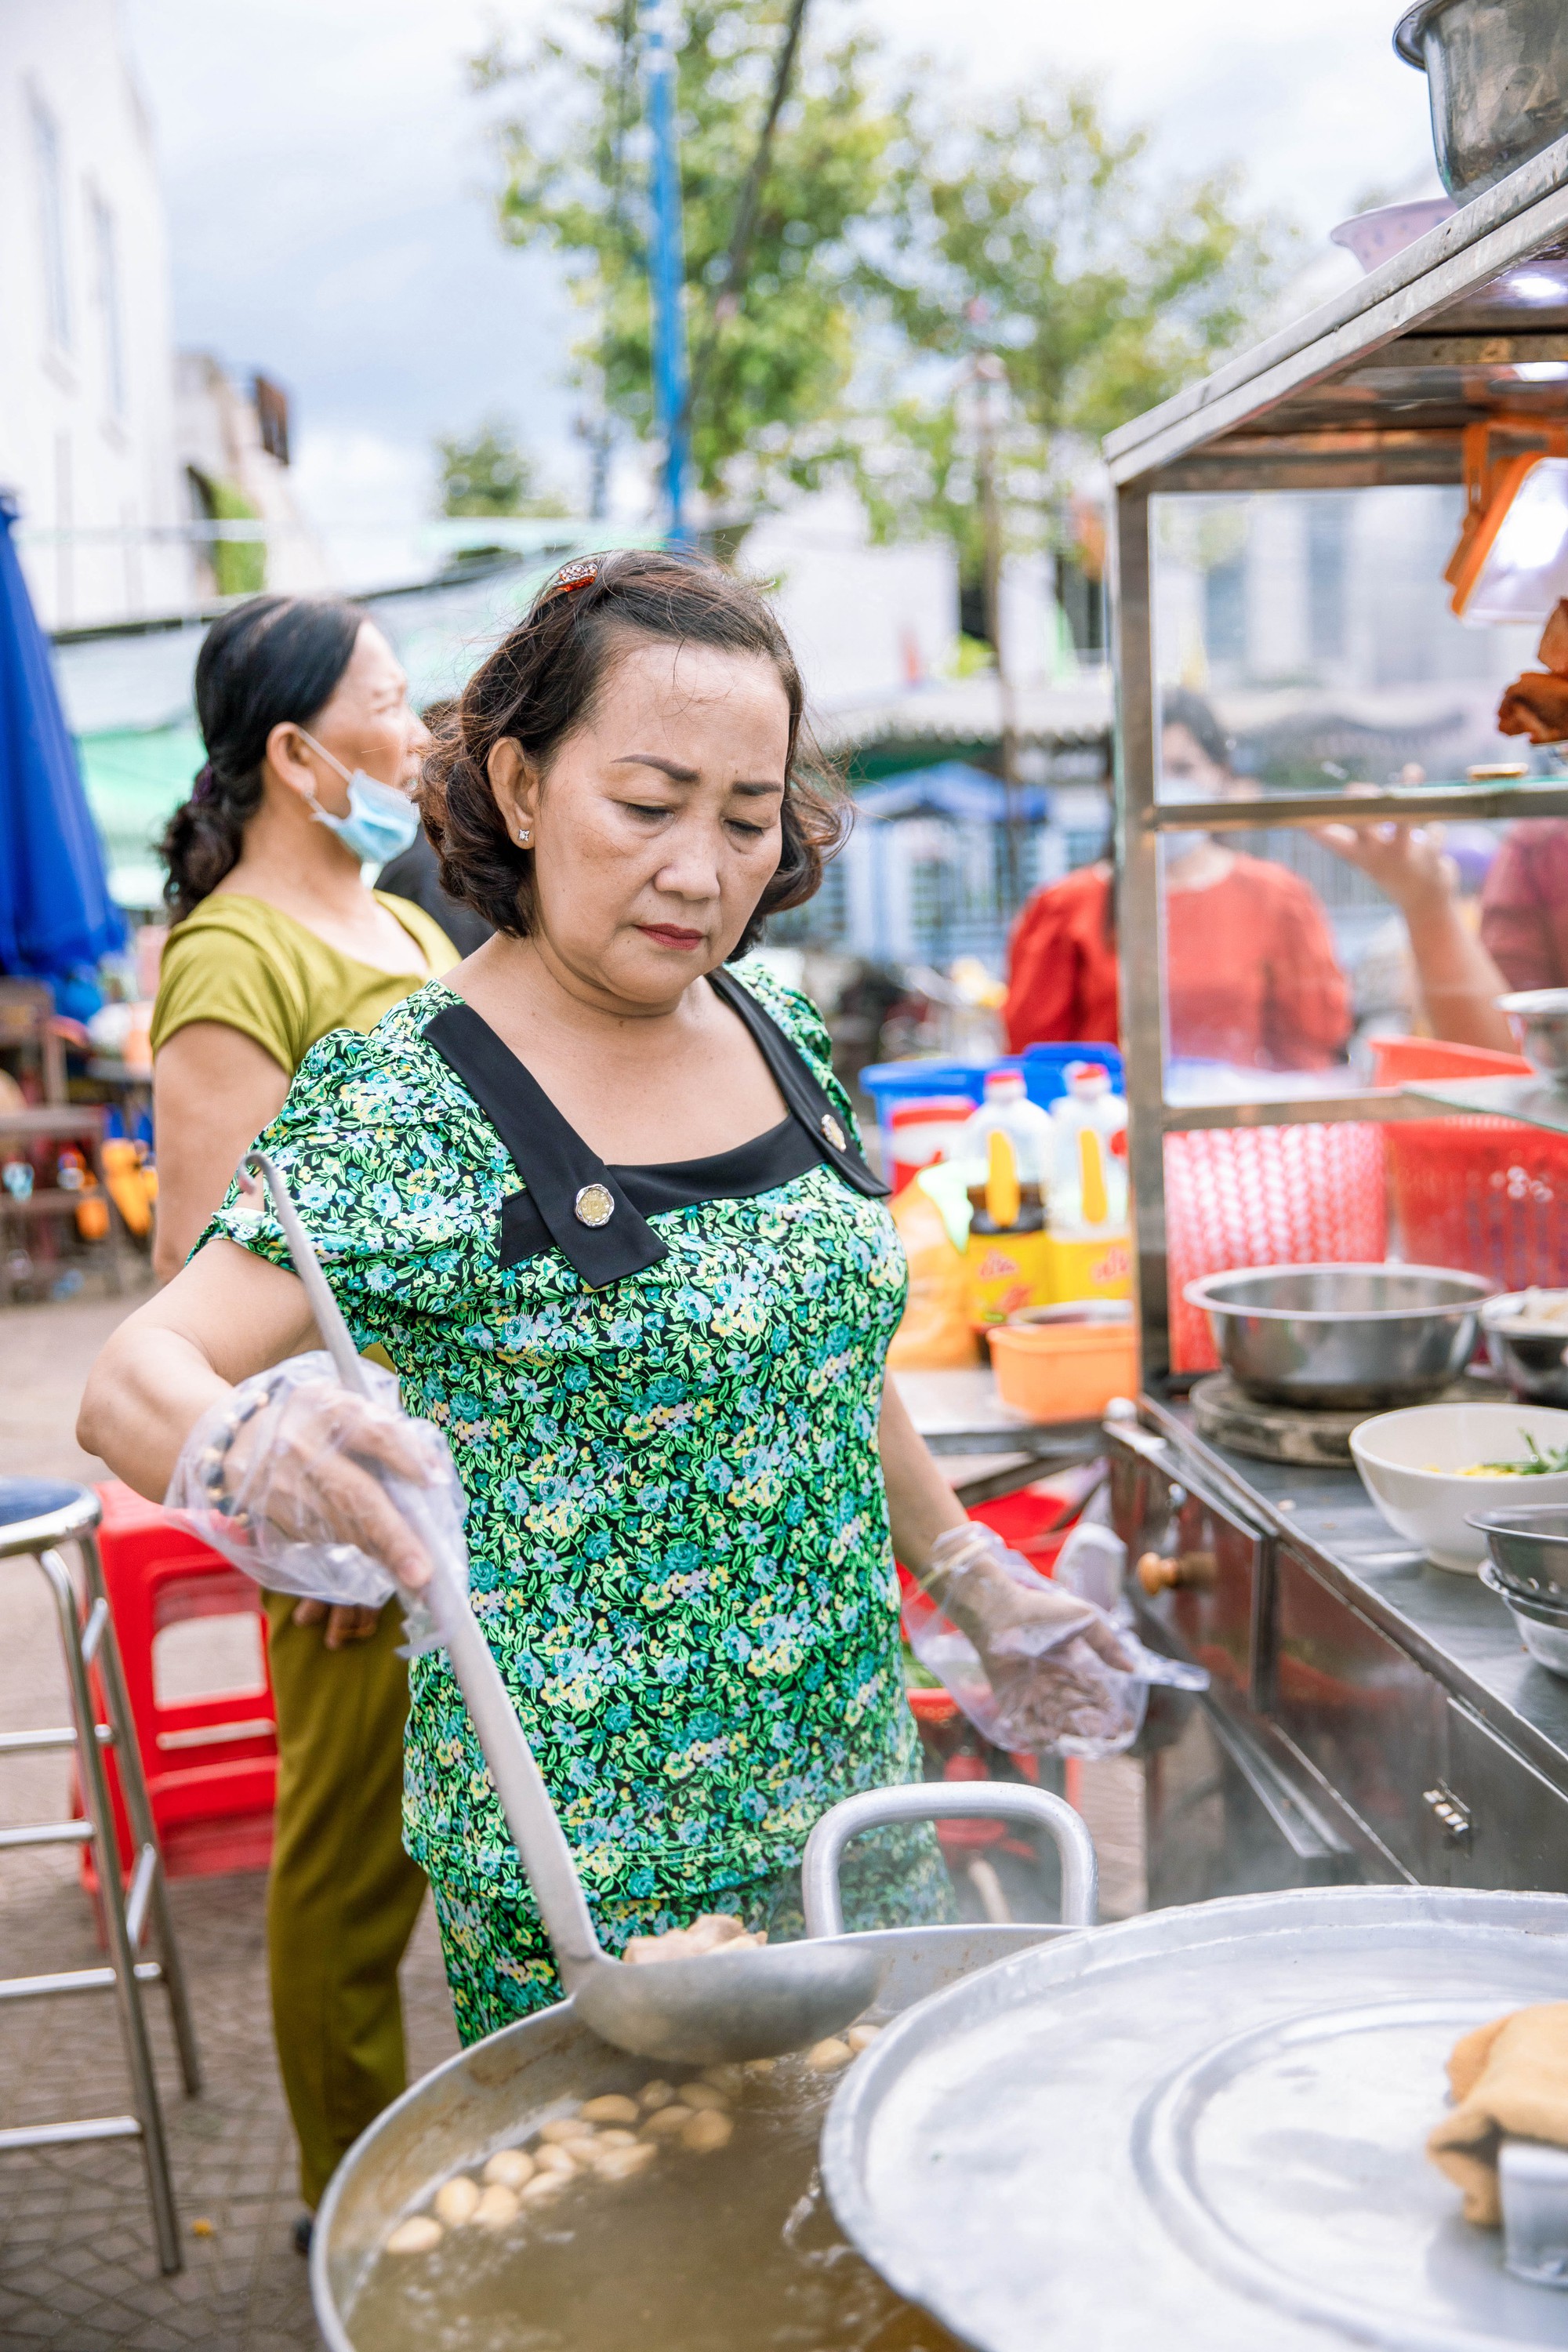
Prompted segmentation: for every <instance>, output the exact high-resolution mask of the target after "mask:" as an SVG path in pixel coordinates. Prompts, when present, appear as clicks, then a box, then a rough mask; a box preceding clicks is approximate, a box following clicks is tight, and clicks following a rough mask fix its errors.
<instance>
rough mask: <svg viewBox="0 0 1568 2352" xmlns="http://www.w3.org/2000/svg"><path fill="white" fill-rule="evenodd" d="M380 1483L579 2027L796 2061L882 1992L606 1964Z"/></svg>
mask: <svg viewBox="0 0 1568 2352" xmlns="http://www.w3.org/2000/svg"><path fill="white" fill-rule="evenodd" d="M251 1170H254V1171H255V1173H256V1174H257V1175H258V1176H261V1177H264V1178H265V1180H266V1181H267V1185H268V1190H269V1191H270V1192H271V1194H272V1200H273V1205H274V1207H275V1208H276V1210H277V1212H278V1222H279V1224H280V1225H281V1226H282V1228H283V1236H284V1239H285V1240H286V1241H287V1243H288V1244H289V1254H290V1255H291V1256H292V1258H293V1260H294V1270H295V1272H296V1273H297V1274H298V1276H299V1277H300V1281H301V1282H302V1283H303V1284H304V1286H305V1294H306V1297H308V1298H309V1299H310V1307H311V1310H312V1312H313V1314H314V1315H315V1318H316V1328H317V1329H318V1330H319V1331H320V1333H321V1337H322V1339H324V1340H325V1341H326V1343H327V1347H328V1349H329V1350H330V1352H331V1359H332V1362H333V1364H334V1365H335V1367H336V1369H337V1374H338V1378H339V1380H340V1381H342V1384H343V1386H344V1388H345V1389H348V1390H349V1391H352V1393H353V1394H354V1395H355V1396H361V1397H366V1398H368V1397H369V1395H370V1393H371V1391H370V1382H369V1381H368V1380H367V1379H366V1377H365V1369H364V1365H363V1362H362V1361H361V1360H360V1356H359V1353H358V1350H357V1349H355V1347H354V1343H353V1339H351V1337H350V1336H349V1329H348V1326H347V1324H346V1323H345V1322H344V1321H343V1318H342V1314H341V1313H340V1311H339V1308H338V1304H337V1301H336V1300H335V1299H334V1297H332V1294H331V1290H330V1289H329V1288H328V1286H327V1282H326V1277H325V1276H324V1275H323V1274H322V1272H321V1265H320V1263H319V1262H318V1260H317V1257H316V1253H315V1249H314V1247H313V1245H312V1244H311V1242H310V1236H309V1235H308V1234H307V1233H306V1232H305V1229H304V1227H303V1225H302V1224H301V1223H300V1218H299V1214H298V1212H297V1211H296V1209H295V1207H294V1203H293V1202H292V1201H291V1200H290V1198H289V1189H288V1186H287V1185H286V1184H285V1183H284V1181H283V1179H282V1177H281V1176H280V1175H279V1172H278V1170H277V1169H276V1168H275V1167H274V1166H273V1164H272V1162H271V1160H269V1159H268V1156H267V1154H266V1153H265V1152H263V1151H249V1152H247V1154H246V1156H245V1160H244V1164H243V1167H242V1169H241V1171H240V1181H241V1182H242V1183H243V1184H244V1185H245V1187H246V1190H247V1191H251V1190H253V1189H254V1186H253V1184H252V1183H251V1181H249V1179H248V1177H247V1172H246V1171H251ZM385 1484H386V1486H387V1490H388V1492H389V1493H390V1494H391V1496H392V1497H393V1499H394V1501H395V1503H396V1505H397V1507H398V1509H399V1510H400V1511H401V1512H402V1514H403V1516H404V1517H405V1518H406V1519H407V1521H408V1523H409V1525H410V1526H411V1527H412V1528H414V1529H415V1531H416V1534H417V1535H418V1536H419V1538H420V1540H421V1541H422V1543H423V1544H424V1545H425V1548H426V1551H427V1552H428V1553H429V1555H430V1558H431V1560H432V1564H433V1566H434V1570H435V1573H434V1574H433V1575H432V1577H431V1579H430V1581H429V1583H428V1584H426V1586H425V1587H424V1588H423V1589H422V1590H421V1591H417V1592H415V1591H404V1592H403V1597H404V1606H405V1611H408V1610H415V1611H417V1610H418V1609H420V1608H421V1606H422V1607H423V1608H424V1609H426V1610H427V1611H428V1612H429V1616H430V1619H431V1621H432V1622H433V1623H434V1625H435V1628H436V1631H437V1633H438V1634H439V1635H440V1638H441V1642H442V1644H443V1646H444V1647H445V1649H446V1652H447V1658H448V1659H449V1660H450V1662H451V1667H452V1672H453V1674H454V1675H456V1676H457V1679H458V1687H459V1689H460V1690H461V1691H462V1694H463V1698H464V1702H465V1704H466V1705H467V1707H468V1715H469V1717H470V1719H471V1720H472V1723H473V1727H474V1730H475V1732H476V1734H477V1735H478V1738H479V1746H480V1748H481V1749H482V1750H483V1752H484V1759H485V1761H486V1763H487V1764H488V1765H489V1770H490V1778H491V1780H493V1781H494V1783H495V1790H496V1794H497V1796H498V1797H499V1798H500V1805H501V1811H502V1812H503V1813H504V1814H505V1815H506V1822H507V1827H508V1829H509V1830H510V1832H511V1838H512V1843H513V1844H514V1845H515V1846H516V1848H517V1850H518V1853H519V1854H520V1855H521V1859H522V1866H523V1868H524V1870H525V1871H526V1872H527V1873H528V1883H529V1885H531V1888H532V1889H533V1895H534V1900H535V1901H536V1902H537V1904H538V1905H539V1911H540V1916H541V1918H542V1920H543V1922H544V1932H545V1934H546V1935H547V1936H548V1937H549V1938H550V1943H551V1948H552V1950H553V1952H554V1954H555V1963H556V1966H557V1968H558V1969H559V1970H560V1972H561V1979H562V1982H563V1984H564V1985H565V1987H566V1990H567V1991H568V1992H569V1993H570V1994H571V1996H572V2003H573V2006H574V2009H575V2010H576V2011H577V2014H578V2015H579V2016H580V2017H581V2018H582V2019H583V2021H584V2023H585V2024H587V2025H588V2026H590V2027H591V2028H592V2030H593V2031H594V2032H595V2033H596V2034H598V2036H599V2038H600V2039H601V2041H604V2042H613V2043H614V2044H615V2046H616V2048H617V2049H619V2050H630V2051H633V2052H635V2053H636V2054H637V2056H638V2057H640V2058H661V2059H669V2060H672V2061H678V2062H680V2063H685V2064H688V2065H706V2064H713V2063H718V2062H720V2061H722V2060H726V2059H737V2058H773V2057H776V2056H778V2055H780V2054H781V2053H783V2052H784V2051H787V2050H799V2049H802V2048H804V2047H805V2045H806V2044H807V2043H809V2042H819V2041H821V2040H822V2039H823V2038H824V2036H825V2035H827V2034H830V2033H834V2032H837V2029H838V2028H839V2027H840V2026H842V2025H847V2023H848V2022H849V2021H850V2019H851V2018H853V2017H857V2016H858V2014H859V2013H860V2011H862V2010H863V2009H865V2008H866V2007H867V2005H868V2003H869V2001H870V2000H871V1999H872V1998H873V1996H874V1994H875V1993H876V1990H877V1988H878V1986H879V1983H880V1982H881V1979H882V1973H883V1967H884V1963H883V1962H882V1961H881V1960H879V1958H877V1957H876V1956H875V1955H874V1954H871V1953H867V1952H863V1951H859V1950H857V1949H855V1948H853V1947H851V1946H849V1945H847V1944H832V1943H826V1942H819V1943H810V1942H807V1943H799V1944H774V1945H768V1946H763V1947H756V1946H753V1947H752V1948H748V1949H744V1950H742V1951H726V1950H725V1949H723V1948H722V1947H721V1948H720V1949H719V1950H717V1951H714V1952H709V1953H704V1954H703V1955H702V1956H701V1957H700V1958H696V1959H685V1960H660V1961H658V1962H652V1963H644V1964H641V1965H638V1966H637V1967H628V1966H627V1965H626V1962H625V1961H623V1960H614V1959H612V1958H610V1956H609V1954H608V1953H607V1952H605V1950H604V1949H603V1948H602V1946H601V1945H600V1942H599V1939H598V1937H597V1936H596V1935H595V1931H594V1922H593V1919H592V1917H591V1916H590V1915H589V1911H588V1906H587V1903H586V1901H585V1900H584V1894H583V1885H582V1881H581V1880H580V1879H579V1877H578V1875H577V1869H576V1864H574V1861H573V1859H572V1849H571V1847H570V1846H569V1845H568V1844H567V1843H566V1837H565V1833H564V1832H563V1829H562V1827H561V1822H560V1820H559V1818H558V1817H557V1814H556V1811H555V1808H554V1806H553V1804H552V1802H551V1799H550V1792H549V1790H548V1789H546V1787H545V1785H544V1781H543V1779H542V1775H541V1773H540V1769H539V1767H538V1765H537V1764H536V1763H535V1762H534V1759H533V1752H532V1750H531V1748H530V1747H529V1744H528V1741H527V1739H526V1738H525V1737H524V1734H523V1729H522V1726H521V1724H520V1723H519V1721H518V1719H517V1716H516V1713H515V1711H514V1710H513V1707H512V1704H511V1701H510V1698H509V1697H508V1696H507V1692H506V1685H505V1684H504V1683H503V1682H502V1681H501V1678H500V1669H499V1668H498V1667H497V1665H496V1662H495V1659H494V1657H493V1656H492V1655H491V1653H490V1646H489V1643H488V1642H487V1641H486V1640H485V1637H484V1634H483V1633H482V1631H481V1630H480V1627H479V1623H478V1622H477V1620H476V1619H475V1617H474V1614H473V1612H472V1610H471V1609H470V1608H469V1606H468V1594H467V1592H466V1591H465V1590H464V1589H463V1586H462V1584H461V1582H460V1580H458V1578H457V1577H456V1576H454V1575H450V1574H447V1573H446V1572H445V1561H444V1557H443V1546H442V1539H441V1537H440V1534H439V1531H438V1530H437V1528H436V1527H435V1526H434V1524H433V1521H432V1517H431V1514H430V1512H429V1511H428V1509H427V1507H426V1504H425V1501H424V1497H423V1496H422V1495H421V1492H420V1489H419V1488H418V1487H417V1486H412V1485H410V1484H408V1483H407V1482H405V1481H404V1480H401V1479H395V1478H388V1479H387V1480H386V1481H385ZM400 1591H403V1588H400Z"/></svg>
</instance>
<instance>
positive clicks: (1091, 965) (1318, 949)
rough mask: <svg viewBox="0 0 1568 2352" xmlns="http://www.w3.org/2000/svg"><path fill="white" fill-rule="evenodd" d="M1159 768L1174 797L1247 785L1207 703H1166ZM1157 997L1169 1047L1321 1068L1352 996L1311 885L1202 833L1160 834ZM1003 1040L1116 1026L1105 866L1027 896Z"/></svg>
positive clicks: (1225, 793)
mask: <svg viewBox="0 0 1568 2352" xmlns="http://www.w3.org/2000/svg"><path fill="white" fill-rule="evenodd" d="M1163 719H1164V724H1163V733H1162V739H1161V768H1162V773H1163V783H1164V786H1165V796H1166V797H1168V798H1171V799H1175V798H1178V797H1179V798H1182V799H1186V800H1226V799H1229V798H1233V797H1236V796H1237V794H1238V793H1242V792H1245V790H1246V786H1245V784H1244V783H1243V782H1242V781H1241V780H1240V779H1238V778H1237V775H1236V774H1235V773H1234V772H1233V770H1232V768H1231V765H1230V746H1229V744H1228V742H1227V741H1226V736H1225V733H1224V730H1222V729H1221V727H1220V725H1219V722H1218V721H1217V719H1215V715H1214V713H1213V711H1212V710H1211V709H1209V707H1208V705H1207V704H1206V703H1205V702H1204V701H1203V700H1202V699H1201V698H1200V697H1198V696H1197V695H1195V694H1186V693H1180V692H1172V693H1168V694H1167V695H1166V696H1165V698H1164V706H1163ZM1165 937H1166V975H1165V985H1166V1000H1167V1004H1168V1008H1169V1014H1170V1032H1171V1051H1172V1054H1173V1055H1175V1056H1176V1057H1177V1058H1178V1059H1181V1060H1194V1061H1209V1062H1228V1063H1230V1064H1232V1065H1234V1066H1236V1067H1237V1068H1242V1069H1266V1070H1321V1069H1327V1068H1329V1067H1330V1066H1331V1065H1332V1064H1334V1063H1335V1062H1338V1061H1340V1060H1342V1057H1343V1054H1344V1047H1345V1041H1346V1039H1347V1038H1348V1036H1349V1034H1350V1029H1351V1007H1350V992H1349V990H1348V988H1347V987H1346V984H1345V977H1344V974H1343V972H1342V971H1341V969H1340V965H1339V960H1338V958H1337V957H1336V955H1335V953H1334V943H1333V937H1332V934H1331V931H1330V929H1329V923H1328V918H1327V916H1326V915H1325V914H1324V911H1323V908H1322V906H1321V902H1320V900H1319V898H1318V897H1317V895H1316V893H1315V892H1314V891H1313V890H1312V889H1311V888H1310V886H1309V885H1308V884H1307V883H1305V882H1303V881H1301V880H1300V877H1298V876H1296V875H1294V874H1291V873H1289V871H1288V870H1287V868H1286V867H1284V866H1274V865H1270V864H1269V863H1268V860H1267V859H1264V858H1260V857H1247V856H1242V855H1241V854H1240V853H1239V852H1238V851H1236V850H1231V849H1226V848H1225V847H1223V846H1222V845H1220V844H1219V843H1218V842H1215V841H1213V840H1211V839H1210V838H1209V837H1208V835H1205V834H1198V835H1181V834H1176V835H1170V836H1168V847H1167V850H1166V859H1165ZM1006 1024H1007V1042H1008V1045H1009V1047H1010V1049H1011V1051H1012V1052H1014V1053H1022V1051H1023V1050H1024V1048H1025V1046H1026V1045H1048V1044H1053V1043H1062V1044H1070V1043H1072V1042H1074V1041H1075V1040H1077V1039H1079V1038H1086V1039H1104V1040H1106V1041H1108V1042H1109V1041H1110V1039H1112V1038H1114V1037H1116V1036H1117V1035H1118V1034H1119V1031H1120V1023H1119V1015H1118V1005H1117V962H1116V914H1115V907H1114V902H1113V898H1112V887H1111V870H1110V866H1109V865H1107V864H1103V863H1102V864H1100V865H1096V866H1083V867H1080V868H1079V871H1078V872H1077V873H1075V874H1068V875H1067V876H1066V877H1064V878H1063V880H1061V881H1060V882H1053V883H1051V884H1050V885H1049V886H1048V887H1047V888H1046V889H1044V890H1041V891H1039V892H1038V893H1037V895H1036V897H1035V898H1031V899H1030V901H1029V903H1028V905H1027V906H1026V908H1024V911H1023V913H1022V914H1021V915H1020V916H1019V918H1018V920H1017V923H1016V926H1015V929H1014V932H1013V939H1012V944H1011V950H1010V953H1009V959H1008V984H1007V1008H1006Z"/></svg>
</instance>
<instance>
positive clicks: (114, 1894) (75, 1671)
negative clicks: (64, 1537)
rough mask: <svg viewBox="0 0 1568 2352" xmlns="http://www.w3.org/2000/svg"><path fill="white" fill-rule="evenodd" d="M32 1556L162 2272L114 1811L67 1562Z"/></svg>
mask: <svg viewBox="0 0 1568 2352" xmlns="http://www.w3.org/2000/svg"><path fill="white" fill-rule="evenodd" d="M36 1557H37V1562H38V1566H39V1567H40V1568H41V1569H42V1570H43V1572H44V1574H45V1576H46V1577H47V1579H48V1581H49V1585H50V1588H51V1590H52V1591H53V1593H54V1596H55V1610H56V1613H57V1615H58V1620H59V1633H60V1648H61V1651H62V1652H63V1654H64V1657H65V1667H66V1679H67V1681H68V1683H69V1685H70V1697H71V1713H72V1715H73V1716H74V1717H75V1719H76V1734H77V1745H76V1753H77V1769H78V1771H79V1773H80V1775H81V1790H82V1801H83V1804H84V1806H85V1807H86V1811H87V1817H88V1820H89V1822H90V1823H91V1824H92V1843H93V1851H94V1857H95V1859H96V1861H97V1864H98V1883H99V1886H100V1889H101V1891H102V1896H103V1924H104V1933H105V1936H106V1937H107V1940H108V1944H109V1961H110V1968H111V1969H113V1971H114V1998H115V2002H116V2005H117V2007H118V2008H119V2011H120V2028H121V2034H122V2036H123V2038H124V2042H125V2057H126V2063H127V2064H128V2065H129V2066H130V2069H131V2090H132V2103H133V2105H134V2106H135V2109H136V2115H137V2119H138V2121H139V2122H140V2124H141V2126H142V2157H143V2159H144V2161H145V2163H146V2167H147V2195H148V2200H149V2202H150V2203H151V2205H152V2208H153V2231H154V2232H155V2234H156V2237H157V2241H158V2260H159V2262H160V2263H161V2264H162V2266H163V2269H164V2270H165V2271H178V2270H183V2269H184V2258H183V2256H182V2254H181V2252H180V2225H179V2221H178V2219H177V2217H176V2215H175V2211H174V2183H173V2181H172V2180H171V2179H170V2177H169V2151H168V2147H167V2146H166V2144H165V2142H164V2138H163V2108H162V2107H161V2105H159V2101H158V2077H157V2074H156V2072H155V2070H154V2068H153V2046H152V2043H151V2042H149V2040H148V2038H147V2019H146V2015H145V2013H144V2011H143V2010H142V1990H141V1987H140V1986H139V1985H138V1983H137V1981H136V1955H135V1952H134V1951H133V1950H132V1944H131V1937H130V1934H129V1931H128V1929H127V1927H126V1921H125V1896H124V1892H123V1883H122V1881H121V1875H120V1841H119V1838H118V1837H117V1836H116V1834H115V1828H114V1812H113V1808H112V1807H111V1805H110V1801H109V1781H108V1779H107V1776H106V1775H105V1772H104V1769H103V1751H102V1749H101V1748H100V1746H99V1744H98V1728H97V1719H96V1710H95V1709H94V1707H93V1704H92V1691H91V1688H90V1686H89V1682H88V1677H87V1661H86V1659H85V1658H84V1657H83V1656H82V1650H81V1627H80V1623H79V1619H78V1616H77V1600H76V1587H75V1585H74V1584H73V1583H72V1581H71V1574H70V1570H69V1569H68V1567H67V1566H66V1563H65V1561H64V1560H63V1559H61V1557H60V1555H59V1553H58V1551H53V1550H50V1551H43V1552H39V1553H37V1555H36ZM115 1737H116V1739H117V1740H118V1738H120V1730H119V1727H118V1726H116V1727H115ZM130 1744H131V1748H132V1756H134V1754H135V1735H134V1733H132V1735H131V1742H130Z"/></svg>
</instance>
